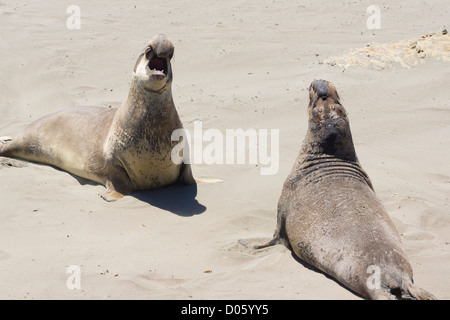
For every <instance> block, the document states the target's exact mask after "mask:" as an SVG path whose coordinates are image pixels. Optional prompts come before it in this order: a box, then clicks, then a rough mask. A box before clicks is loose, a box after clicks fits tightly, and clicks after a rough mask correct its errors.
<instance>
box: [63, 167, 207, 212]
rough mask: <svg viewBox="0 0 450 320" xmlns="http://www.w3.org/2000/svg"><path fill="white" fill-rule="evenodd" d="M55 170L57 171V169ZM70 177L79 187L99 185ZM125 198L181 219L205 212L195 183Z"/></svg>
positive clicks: (135, 194)
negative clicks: (143, 203)
mask: <svg viewBox="0 0 450 320" xmlns="http://www.w3.org/2000/svg"><path fill="white" fill-rule="evenodd" d="M56 169H57V170H58V168H56ZM63 172H65V171H63ZM69 174H70V173H69ZM70 175H71V176H72V177H74V178H75V179H76V180H78V182H79V183H80V184H81V185H94V186H97V185H99V184H98V183H96V182H94V181H90V180H87V179H84V178H81V177H78V176H75V175H73V174H70ZM127 196H128V197H133V198H136V199H138V200H140V201H142V202H145V203H148V204H149V205H151V206H153V207H157V208H159V209H162V210H166V211H170V212H172V213H174V214H177V215H179V216H182V217H191V216H193V215H196V214H201V213H203V212H205V211H206V207H205V206H204V205H202V204H201V203H199V202H198V201H197V199H195V198H196V197H197V184H196V183H194V184H190V185H186V184H184V183H183V182H181V181H178V182H176V183H174V184H171V185H169V186H165V187H160V188H156V189H151V190H142V191H135V192H133V193H131V194H129V195H127ZM118 201H120V200H118Z"/></svg>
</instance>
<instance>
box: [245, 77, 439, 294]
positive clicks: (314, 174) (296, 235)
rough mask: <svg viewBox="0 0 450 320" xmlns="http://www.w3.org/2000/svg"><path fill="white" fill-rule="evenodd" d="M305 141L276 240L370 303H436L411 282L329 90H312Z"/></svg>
mask: <svg viewBox="0 0 450 320" xmlns="http://www.w3.org/2000/svg"><path fill="white" fill-rule="evenodd" d="M309 98H310V102H309V106H308V115H309V124H308V131H307V135H306V138H305V140H304V142H303V146H302V148H301V150H300V154H299V156H298V158H297V160H296V161H295V165H294V166H293V168H292V170H291V172H290V174H289V176H288V177H287V179H286V181H285V183H284V186H283V190H282V193H281V196H280V199H279V202H278V215H277V227H276V230H275V234H274V238H273V239H272V240H271V241H269V242H268V243H266V244H264V245H257V246H254V247H255V248H256V249H261V248H265V247H268V246H271V245H274V244H284V245H286V246H287V247H288V248H290V249H291V250H292V251H293V252H294V253H295V255H297V256H298V257H299V258H300V259H302V260H303V261H306V262H307V263H309V264H310V265H312V266H314V267H316V268H317V269H319V270H321V271H323V272H324V273H326V274H328V275H330V276H332V277H333V278H335V279H336V280H337V281H339V282H340V283H341V284H343V285H345V286H346V287H347V288H349V289H351V290H353V291H354V292H356V293H358V294H360V295H361V296H363V297H365V298H369V299H388V298H393V299H435V297H434V296H433V295H431V294H430V293H428V292H426V291H425V290H423V289H420V288H418V287H416V286H415V285H414V284H413V271H412V268H411V265H410V263H409V262H408V258H407V256H406V253H405V250H404V248H403V247H402V243H401V240H400V235H399V234H398V232H397V230H396V228H395V226H394V224H393V222H392V221H391V219H390V217H389V216H388V214H387V213H386V211H385V209H384V208H383V205H382V204H381V202H380V200H379V199H378V198H377V196H376V195H375V192H374V189H373V187H372V184H371V182H370V180H369V177H368V175H367V174H366V173H365V171H364V170H363V169H362V167H361V165H360V163H359V161H358V159H357V156H356V152H355V148H354V145H353V141H352V135H351V132H350V126H349V119H348V116H347V113H346V110H345V109H344V107H343V106H342V103H341V101H340V98H339V96H338V94H337V92H336V88H335V87H334V85H333V84H332V83H330V82H328V81H324V80H316V81H314V82H312V84H311V86H310V87H309Z"/></svg>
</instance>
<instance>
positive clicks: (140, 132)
mask: <svg viewBox="0 0 450 320" xmlns="http://www.w3.org/2000/svg"><path fill="white" fill-rule="evenodd" d="M173 53H174V46H173V44H172V42H171V41H170V40H169V39H168V38H167V37H166V36H165V35H162V34H161V35H157V36H155V37H153V38H152V39H151V41H150V42H149V43H148V45H147V46H146V47H145V49H144V51H143V52H142V53H141V54H140V56H139V58H138V59H137V61H136V65H135V67H134V72H133V76H132V80H131V86H130V90H129V92H128V97H127V99H126V100H125V102H124V103H123V104H122V105H121V106H120V108H113V109H111V108H104V107H76V108H70V109H66V110H63V111H59V112H56V113H53V114H49V115H47V116H44V117H43V118H41V119H39V120H36V121H35V122H33V123H32V124H30V125H29V126H28V127H27V128H26V129H25V130H24V132H22V133H21V134H20V135H19V136H17V137H15V138H14V139H12V141H9V142H8V141H7V140H8V139H3V143H4V144H3V145H2V144H0V156H6V157H13V158H19V159H25V160H29V161H34V162H38V163H44V164H48V165H53V166H55V167H59V168H61V169H63V170H65V171H68V172H70V173H72V174H74V175H77V176H80V177H83V178H85V179H89V180H93V181H95V182H98V183H100V184H103V185H105V186H106V188H107V190H106V193H105V194H104V195H103V196H102V197H103V198H104V199H105V200H107V201H114V200H117V199H120V198H122V197H123V196H124V195H126V194H130V193H132V192H133V191H135V190H145V189H152V188H157V187H162V186H165V185H169V184H172V183H174V182H176V181H177V180H178V179H180V178H182V179H183V180H184V182H185V183H187V184H192V183H195V180H194V178H193V176H192V172H191V167H190V165H189V164H183V163H181V164H176V163H175V162H174V161H172V159H171V152H172V148H173V147H174V146H175V145H176V144H177V143H178V141H172V139H171V136H172V133H173V131H174V130H176V129H180V128H182V127H183V126H182V123H181V121H180V118H179V116H178V113H177V110H176V109H175V105H174V102H173V99H172V90H171V84H172V78H173V75H172V68H171V63H170V61H171V59H172V57H173Z"/></svg>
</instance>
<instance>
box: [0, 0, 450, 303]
mask: <svg viewBox="0 0 450 320" xmlns="http://www.w3.org/2000/svg"><path fill="white" fill-rule="evenodd" d="M71 4H73V3H72V1H57V2H53V3H47V2H43V1H40V2H38V1H14V2H13V1H5V0H0V52H1V59H0V136H7V135H9V136H14V135H15V134H16V133H17V132H19V131H20V130H22V129H23V128H24V127H25V126H26V125H27V124H29V123H30V122H32V121H33V120H36V119H38V118H39V117H41V116H43V115H45V114H48V113H50V112H53V111H57V110H60V109H64V108H67V107H71V106H75V105H100V106H105V107H108V106H111V107H118V106H119V105H120V104H121V102H122V101H123V99H125V97H126V94H127V91H128V88H129V83H130V79H131V72H132V68H133V66H134V63H135V60H136V58H137V55H138V53H139V51H140V50H141V49H142V48H143V47H144V46H145V44H146V43H147V41H148V40H149V39H150V38H151V37H152V36H153V35H155V34H157V33H166V34H167V35H168V36H169V37H170V38H171V39H172V41H173V42H174V44H175V58H174V60H173V70H174V83H173V94H174V100H175V104H176V106H177V109H178V111H179V114H180V116H181V118H182V121H183V122H184V124H185V127H186V128H187V129H189V130H192V129H193V126H194V121H195V120H200V121H202V124H203V129H204V130H206V129H209V128H215V129H219V130H221V131H222V132H225V130H226V129H233V128H242V129H248V128H253V129H256V130H258V129H279V146H280V149H279V150H280V153H279V154H280V159H279V170H278V173H277V174H275V175H269V176H264V175H261V174H260V166H256V165H250V164H246V165H238V164H235V165H231V164H222V165H205V164H203V165H200V164H194V165H193V171H194V174H195V176H197V177H214V178H219V179H223V180H224V182H222V183H216V184H200V185H198V186H197V189H196V190H195V188H186V187H180V186H173V187H168V188H163V189H160V190H156V191H150V192H141V193H138V194H135V195H132V196H127V197H125V198H124V199H122V200H120V201H118V202H115V203H107V202H105V201H103V200H102V199H101V198H100V197H99V196H98V194H100V193H103V191H104V187H103V186H99V185H95V184H90V183H86V181H81V180H78V179H76V178H74V177H73V176H71V175H70V174H67V173H65V172H62V171H59V170H56V169H54V168H51V167H47V166H42V165H37V164H31V163H25V162H21V161H11V160H9V159H6V158H1V159H0V161H1V163H0V298H2V299H108V298H111V299H359V297H358V296H356V295H355V294H353V293H352V292H350V291H348V290H347V289H345V288H344V287H342V286H340V285H339V284H338V283H337V282H335V281H333V280H331V279H329V278H327V277H326V276H325V275H323V274H322V273H319V272H316V271H314V270H310V269H309V268H308V267H306V266H304V265H302V264H300V263H299V262H298V261H296V260H295V259H294V258H293V256H292V255H291V253H290V252H289V251H288V250H287V249H285V248H284V247H281V246H276V247H273V248H270V249H268V250H265V251H262V252H259V253H257V254H250V253H248V252H245V250H242V248H240V247H239V246H237V241H238V240H239V239H241V238H266V239H268V238H270V237H271V236H272V233H273V231H274V228H275V224H276V207H277V202H278V198H279V196H280V192H281V188H282V184H283V182H284V179H285V178H286V176H287V174H288V172H289V171H290V169H291V167H292V165H293V161H294V160H295V158H296V156H297V153H298V151H299V148H300V145H301V143H302V141H303V138H304V135H305V132H306V125H307V120H306V106H307V102H308V96H307V87H308V86H309V84H310V83H311V81H312V80H314V79H318V78H323V79H327V80H329V81H332V82H333V83H334V84H335V85H336V87H337V89H338V92H339V94H340V96H341V98H342V99H343V103H344V106H345V107H346V109H347V110H348V112H349V116H350V123H351V127H352V133H353V139H354V142H355V146H356V150H357V153H358V156H359V158H360V161H361V163H362V166H363V167H364V169H365V170H366V171H367V172H368V174H369V176H370V177H371V179H372V182H373V184H374V187H375V189H376V192H377V194H378V196H379V198H380V199H381V201H382V202H383V203H384V205H385V207H386V209H387V211H388V212H389V214H390V215H391V217H392V219H393V221H394V223H395V225H396V226H397V228H398V230H399V232H400V233H401V236H402V240H403V243H404V246H405V248H406V251H407V253H408V256H409V259H410V261H411V264H412V267H413V269H414V279H415V283H417V284H418V285H419V286H420V287H423V288H425V289H427V290H428V291H430V292H432V293H433V294H434V295H435V296H436V297H437V298H439V299H449V298H450V289H449V288H450V277H449V274H450V238H449V234H450V232H449V231H450V214H449V212H450V208H449V204H450V200H449V197H450V165H449V163H450V148H449V144H450V90H449V89H450V88H449V79H450V63H449V62H448V60H447V61H446V60H445V59H444V58H443V55H445V54H447V55H448V53H449V52H448V42H449V40H448V39H449V38H448V35H447V37H443V40H442V41H444V43H446V44H447V49H445V50H447V51H446V52H443V55H441V56H433V55H426V56H425V57H416V58H417V59H422V60H423V61H421V63H417V64H415V65H414V64H413V65H411V66H408V67H405V66H402V65H401V64H400V65H391V66H389V67H388V68H381V69H380V68H371V67H368V66H367V65H364V64H359V65H358V64H354V65H352V64H351V63H350V64H347V65H344V66H342V65H340V64H339V63H338V62H339V61H337V60H336V63H332V64H329V63H324V61H327V59H328V58H332V57H333V58H336V57H346V54H348V53H349V52H351V50H358V49H360V48H366V47H367V44H374V43H376V44H378V45H380V46H383V45H384V44H387V43H399V42H401V41H404V40H405V39H419V38H420V37H421V36H422V35H425V34H429V33H432V32H439V31H440V30H441V26H442V25H445V24H446V23H447V24H449V27H450V19H449V18H450V15H449V6H448V0H441V1H432V2H426V1H397V2H396V3H395V4H394V5H393V4H390V2H387V1H382V2H379V3H378V5H379V6H380V8H381V29H379V30H368V29H367V27H366V20H367V19H368V17H369V14H368V13H366V8H367V7H368V6H369V5H371V4H373V3H372V2H370V1H344V2H340V1H318V0H314V1H312V0H311V1H291V0H289V1H288V0H280V1H267V0H264V1H260V0H258V1H256V0H254V1H244V0H241V1H223V2H217V1H200V0H195V1H164V2H160V3H156V2H154V1H134V2H124V1H109V2H105V1H98V2H95V4H93V2H92V1H85V0H78V1H76V2H75V4H76V5H78V6H79V7H80V9H81V29H79V30H76V29H75V30H69V29H68V28H67V27H66V20H67V18H68V16H69V15H68V14H67V13H66V9H67V8H68V6H69V5H71ZM408 43H410V42H408ZM383 48H386V47H383ZM388 48H391V49H392V47H389V46H388ZM383 50H384V49H383ZM443 50H444V49H443ZM419 53H420V52H418V53H417V54H419ZM71 265H75V266H79V267H80V270H81V289H79V290H69V289H68V288H67V285H66V280H67V279H68V277H69V275H68V274H67V273H66V270H67V267H68V266H71Z"/></svg>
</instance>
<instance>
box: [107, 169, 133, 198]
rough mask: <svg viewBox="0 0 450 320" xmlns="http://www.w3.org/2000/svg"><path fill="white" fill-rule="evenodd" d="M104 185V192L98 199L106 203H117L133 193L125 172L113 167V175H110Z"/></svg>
mask: <svg viewBox="0 0 450 320" xmlns="http://www.w3.org/2000/svg"><path fill="white" fill-rule="evenodd" d="M110 176H111V178H109V179H108V180H107V181H106V183H105V186H106V192H105V193H104V194H102V195H100V197H101V198H102V199H103V200H105V201H108V202H113V201H117V200H119V199H122V198H123V197H124V196H126V195H128V194H130V193H131V192H132V191H133V188H132V185H131V181H130V178H129V177H128V175H127V173H126V171H125V170H124V169H122V168H118V167H114V170H113V173H112V174H110Z"/></svg>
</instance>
